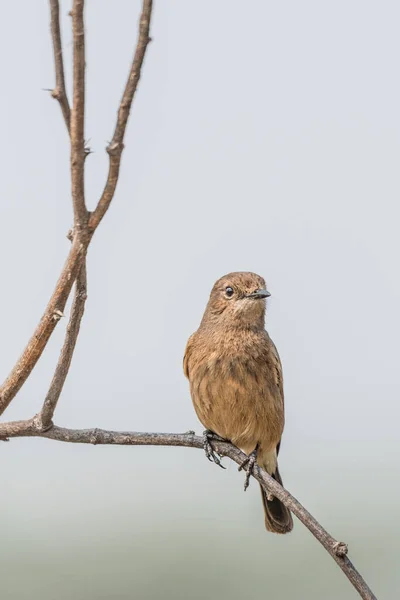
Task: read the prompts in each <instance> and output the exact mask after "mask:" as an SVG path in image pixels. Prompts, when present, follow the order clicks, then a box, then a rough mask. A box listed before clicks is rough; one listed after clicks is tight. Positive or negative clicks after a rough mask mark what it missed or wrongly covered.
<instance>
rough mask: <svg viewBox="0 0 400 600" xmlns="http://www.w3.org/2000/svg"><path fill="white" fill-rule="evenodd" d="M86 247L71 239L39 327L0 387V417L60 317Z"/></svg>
mask: <svg viewBox="0 0 400 600" xmlns="http://www.w3.org/2000/svg"><path fill="white" fill-rule="evenodd" d="M87 244H88V242H86V243H82V242H80V240H79V239H78V237H75V238H74V240H73V242H72V245H71V250H70V253H69V255H68V258H67V261H66V263H65V265H64V268H63V270H62V272H61V275H60V277H59V279H58V281H57V285H56V287H55V290H54V292H53V295H52V296H51V298H50V301H49V303H48V305H47V307H46V310H45V312H44V315H43V317H42V318H41V320H40V323H39V325H38V326H37V327H36V330H35V332H34V334H33V335H32V337H31V339H30V340H29V342H28V345H27V346H26V348H25V350H24V352H23V354H22V356H21V357H20V358H19V360H18V362H17V363H16V365H15V366H14V368H13V369H12V371H11V373H10V374H9V376H8V377H7V379H6V380H5V382H4V383H3V385H2V386H1V387H0V415H2V414H3V412H4V411H5V409H6V408H7V406H8V405H9V404H10V402H11V400H12V399H13V398H14V396H15V395H16V394H17V392H18V391H19V390H20V388H21V387H22V385H23V384H24V383H25V381H26V380H27V378H28V377H29V375H30V373H31V371H32V369H33V367H34V366H35V365H36V363H37V361H38V360H39V358H40V356H41V355H42V352H43V350H44V349H45V347H46V344H47V342H48V340H49V338H50V336H51V334H52V333H53V330H54V328H55V326H56V325H57V323H58V321H59V320H60V318H61V317H62V314H63V311H64V308H65V304H66V302H67V299H68V296H69V294H70V292H71V288H72V286H73V284H74V281H75V279H76V275H77V273H78V270H79V268H80V266H81V264H82V261H83V260H84V259H85V255H86V249H87Z"/></svg>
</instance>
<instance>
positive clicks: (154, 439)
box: [0, 419, 377, 600]
mask: <svg viewBox="0 0 400 600" xmlns="http://www.w3.org/2000/svg"><path fill="white" fill-rule="evenodd" d="M24 423H25V425H24ZM23 436H38V437H44V438H48V439H50V440H58V441H60V442H70V443H75V444H94V445H98V444H99V445H100V444H113V445H122V446H185V447H189V448H201V449H203V443H204V442H203V438H202V437H198V436H196V435H194V434H193V433H192V432H190V433H183V434H179V433H138V432H134V431H106V430H104V429H65V428H64V427H57V426H53V427H52V428H51V429H49V430H47V431H41V430H40V428H38V427H37V426H36V425H35V421H34V419H30V420H28V421H17V422H14V423H5V424H4V425H0V438H11V437H23ZM212 446H213V448H214V450H215V451H216V452H218V454H219V455H220V456H227V457H228V458H230V459H232V460H233V461H234V462H236V463H237V464H238V465H241V464H243V462H244V461H245V459H246V455H245V454H244V453H243V452H241V450H239V449H238V448H236V446H234V445H233V444H230V443H228V442H220V441H214V440H213V441H212ZM253 477H254V478H255V479H256V480H257V481H258V482H259V483H260V484H261V485H262V486H263V488H264V489H265V490H266V492H267V493H272V494H273V495H274V496H276V497H277V498H279V500H281V501H282V502H283V504H285V505H286V506H287V507H288V508H289V509H290V510H291V511H292V512H293V514H294V515H296V517H297V518H298V519H299V520H300V521H301V522H302V523H303V525H305V526H306V527H307V529H308V530H309V531H310V532H311V533H312V534H313V536H314V537H315V538H316V539H317V540H318V541H319V542H320V544H322V546H323V547H324V548H325V550H326V551H327V552H328V553H329V554H330V555H331V556H332V558H333V559H334V561H335V562H336V563H337V564H338V565H339V567H340V568H341V569H342V571H343V572H344V573H345V575H346V577H347V578H348V579H349V581H350V582H351V583H352V585H353V586H354V588H355V589H356V590H357V592H358V593H359V595H360V596H361V598H363V600H377V599H376V596H375V595H374V594H373V592H372V591H371V590H370V588H369V587H368V585H367V583H366V582H365V581H364V579H363V577H362V576H361V575H360V573H359V572H358V571H357V569H356V568H355V566H354V565H353V563H352V562H351V561H350V559H349V558H348V557H347V551H348V549H347V545H346V544H344V543H343V542H338V541H337V540H335V538H333V537H332V536H331V535H330V534H329V533H328V532H327V531H326V530H325V529H324V528H323V527H322V526H321V525H320V524H319V523H318V521H317V520H316V519H315V518H314V517H313V516H312V515H311V514H310V513H309V512H308V510H306V509H305V508H304V506H303V505H302V504H300V502H299V501H298V500H296V498H295V497H294V496H292V495H291V494H290V493H289V492H288V491H287V490H285V489H284V488H283V487H282V486H281V485H279V483H278V482H277V481H275V479H273V478H272V477H271V476H270V475H268V473H267V472H266V471H264V470H263V469H261V467H259V466H258V465H255V466H254V469H253Z"/></svg>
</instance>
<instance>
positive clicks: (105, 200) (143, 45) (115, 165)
mask: <svg viewBox="0 0 400 600" xmlns="http://www.w3.org/2000/svg"><path fill="white" fill-rule="evenodd" d="M152 7H153V2H152V0H143V7H142V14H141V16H140V21H139V37H138V42H137V46H136V50H135V54H134V58H133V62H132V67H131V70H130V73H129V77H128V81H127V82H126V86H125V90H124V93H123V96H122V99H121V104H120V107H119V110H118V118H117V123H116V126H115V131H114V135H113V138H112V140H111V142H110V144H109V145H108V146H107V152H108V155H109V170H108V177H107V182H106V185H105V188H104V191H103V194H102V196H101V198H100V200H99V203H98V205H97V206H96V209H95V210H94V212H93V213H92V214H91V215H90V218H89V228H90V229H91V230H95V229H96V227H97V226H98V225H99V223H100V221H101V220H102V218H103V217H104V215H105V213H106V212H107V209H108V207H109V206H110V203H111V201H112V199H113V197H114V194H115V189H116V187H117V183H118V176H119V168H120V165H121V155H122V150H123V148H124V143H123V141H124V135H125V130H126V125H127V123H128V118H129V113H130V110H131V106H132V101H133V97H134V95H135V92H136V89H137V86H138V83H139V79H140V74H141V69H142V64H143V59H144V56H145V54H146V49H147V45H148V43H149V42H150V37H149V31H150V21H151V12H152Z"/></svg>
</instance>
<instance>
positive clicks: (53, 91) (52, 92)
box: [49, 88, 61, 100]
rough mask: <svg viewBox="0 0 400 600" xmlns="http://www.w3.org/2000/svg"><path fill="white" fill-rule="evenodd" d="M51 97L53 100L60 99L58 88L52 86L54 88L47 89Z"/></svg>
mask: <svg viewBox="0 0 400 600" xmlns="http://www.w3.org/2000/svg"><path fill="white" fill-rule="evenodd" d="M49 91H50V94H51V97H52V98H54V99H55V100H60V98H61V92H60V90H59V89H58V88H54V90H49Z"/></svg>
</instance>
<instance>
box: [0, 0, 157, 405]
mask: <svg viewBox="0 0 400 600" xmlns="http://www.w3.org/2000/svg"><path fill="white" fill-rule="evenodd" d="M51 1H52V0H51ZM53 4H55V3H54V2H52V4H51V8H56V9H58V3H57V6H55V7H53ZM83 9H84V2H83V0H74V7H73V10H72V20H73V33H74V105H73V109H72V114H71V146H72V150H71V177H72V188H73V203H74V217H75V219H74V220H75V226H74V230H73V243H72V247H71V250H70V253H69V255H68V258H67V261H66V263H65V265H64V268H63V270H62V272H61V275H60V277H59V279H58V282H57V284H56V287H55V290H54V292H53V295H52V296H51V298H50V301H49V303H48V305H47V307H46V310H45V312H44V315H43V317H42V319H41V321H40V323H39V325H38V326H37V327H36V330H35V332H34V334H33V335H32V337H31V339H30V340H29V342H28V345H27V346H26V348H25V350H24V351H23V353H22V355H21V357H20V358H19V360H18V361H17V363H16V364H15V366H14V367H13V369H12V371H11V373H10V374H9V376H8V377H7V379H6V380H5V381H4V383H3V385H2V386H1V387H0V415H2V414H3V412H4V411H5V409H6V408H7V406H8V405H9V404H10V402H11V400H12V399H13V398H14V397H15V395H16V394H17V393H18V391H19V390H20V389H21V387H22V385H23V384H24V383H25V381H26V380H27V378H28V377H29V375H30V373H31V371H32V369H33V368H34V366H35V365H36V363H37V361H38V360H39V358H40V356H41V354H42V352H43V350H44V349H45V347H46V345H47V342H48V340H49V338H50V336H51V334H52V332H53V330H54V328H55V326H56V324H57V322H58V320H59V319H60V316H61V315H62V313H63V310H64V307H65V304H66V302H67V299H68V296H69V294H70V292H71V289H72V286H73V284H74V281H75V279H76V276H77V273H78V271H79V269H80V267H81V265H82V262H83V260H84V259H85V256H86V252H87V248H88V246H89V243H90V240H91V236H92V234H93V232H94V230H95V229H96V227H97V226H98V224H99V223H100V221H101V219H102V218H103V216H104V214H105V212H106V210H107V208H108V206H109V204H110V202H111V200H112V196H113V194H114V191H115V187H116V184H117V179H118V172H119V165H120V160H121V152H122V147H123V138H124V133H125V129H126V125H127V121H128V116H129V111H130V108H131V104H132V100H133V96H134V93H135V90H136V87H137V83H138V81H139V77H140V69H141V66H142V63H143V58H144V54H145V51H146V47H147V44H148V42H149V41H150V40H149V37H148V34H149V27H150V17H151V10H152V1H151V0H144V2H143V10H142V15H141V18H140V26H139V40H138V44H137V48H136V52H135V57H134V61H133V65H132V69H131V72H130V75H129V79H128V82H127V85H126V88H125V92H124V95H123V98H122V101H121V105H120V109H119V113H118V120H117V125H116V128H115V132H114V137H113V141H112V142H111V144H110V146H109V148H108V151H109V154H110V168H109V174H108V181H107V185H106V188H105V190H104V192H103V195H102V197H101V199H100V200H99V204H98V206H97V208H96V211H97V212H96V211H95V213H93V215H92V217H93V219H92V222H91V224H90V231H89V228H88V225H87V218H88V212H87V210H86V207H85V198H84V179H83V169H84V160H85V156H86V155H87V151H86V150H85V144H84V137H83V135H84V99H85V98H84V96H85V94H84V91H85V90H84V84H85V77H84V71H85V45H84V23H83ZM51 14H52V18H53V17H54V18H55V16H56V14H54V13H53V12H52V13H51ZM57 23H58V19H57ZM58 28H59V24H58ZM52 32H53V35H54V30H53V28H52ZM56 34H57V31H56ZM57 39H58V38H57ZM60 39H61V38H60ZM53 43H54V44H55V47H57V48H58V45H57V44H58V42H57V40H56V41H55V42H54V40H53ZM60 47H61V45H60ZM60 56H61V55H59V54H55V59H56V60H57V57H60ZM56 69H57V63H56ZM60 72H61V71H60ZM62 72H63V71H62ZM115 145H116V147H115V148H114V146H115ZM114 150H116V151H117V155H116V156H114ZM118 153H119V154H118Z"/></svg>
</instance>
